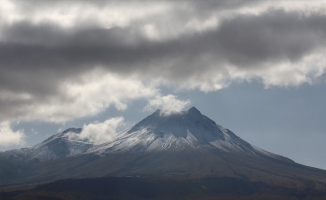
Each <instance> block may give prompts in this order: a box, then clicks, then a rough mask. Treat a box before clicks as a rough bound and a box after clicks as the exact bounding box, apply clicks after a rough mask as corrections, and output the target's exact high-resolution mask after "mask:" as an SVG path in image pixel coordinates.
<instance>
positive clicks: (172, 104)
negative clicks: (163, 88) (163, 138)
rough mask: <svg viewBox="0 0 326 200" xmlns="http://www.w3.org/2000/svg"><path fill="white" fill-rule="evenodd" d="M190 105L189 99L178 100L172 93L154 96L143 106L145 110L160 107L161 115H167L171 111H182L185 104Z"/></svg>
mask: <svg viewBox="0 0 326 200" xmlns="http://www.w3.org/2000/svg"><path fill="white" fill-rule="evenodd" d="M189 105H190V100H185V101H183V100H179V99H177V97H176V96H174V95H166V96H160V95H159V96H156V97H155V98H153V99H151V100H149V102H148V104H147V105H146V106H145V108H144V109H145V110H150V111H152V110H155V109H158V108H159V109H161V114H162V115H169V114H171V113H177V112H180V111H182V110H183V109H184V108H185V107H186V106H189Z"/></svg>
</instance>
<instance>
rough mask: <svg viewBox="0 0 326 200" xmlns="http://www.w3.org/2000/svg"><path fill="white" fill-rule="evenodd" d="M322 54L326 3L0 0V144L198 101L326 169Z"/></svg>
mask: <svg viewBox="0 0 326 200" xmlns="http://www.w3.org/2000/svg"><path fill="white" fill-rule="evenodd" d="M325 55H326V1H309V2H308V1H303V0H302V1H301V0H297V1H275V0H274V1H256V0H248V1H238V0H225V1H224V0H221V1H213V0H207V1H205V0H202V1H195V0H188V1H172V0H165V1H164V0H151V1H135V0H134V1H132V0H130V1H105V0H97V1H88V0H79V1H77V0H71V1H67V0H56V1H50V0H47V1H39V0H28V1H26V0H0V130H1V131H0V150H2V151H4V150H8V149H13V148H21V147H30V146H33V145H35V144H36V143H38V142H40V141H42V140H44V139H45V138H47V137H48V136H50V135H53V134H55V133H57V132H59V131H62V130H64V129H65V128H68V127H83V128H84V129H85V130H89V132H88V134H85V137H90V139H91V140H93V141H94V142H99V141H105V140H110V139H111V138H112V135H114V134H117V133H118V132H119V131H120V130H123V129H124V128H127V127H129V126H132V125H133V124H134V123H136V122H138V121H140V120H141V119H142V118H144V117H146V116H147V115H149V114H151V112H153V111H155V110H156V109H162V110H164V111H165V112H167V113H170V112H177V111H180V110H184V109H188V108H189V107H191V106H195V107H197V108H198V109H199V110H200V111H201V112H202V113H203V114H205V115H206V116H208V117H210V118H211V119H213V120H214V121H216V122H217V123H218V124H220V125H222V126H224V127H225V128H229V129H230V130H232V131H233V132H235V133H236V134H237V135H238V136H240V137H242V138H243V139H245V140H246V141H248V142H249V143H251V144H253V145H255V146H258V147H260V148H263V149H265V150H268V151H271V152H274V153H278V154H281V155H283V156H287V157H289V158H291V159H293V160H294V161H296V162H299V163H302V164H306V165H309V166H314V167H319V168H323V169H326V156H325V152H326V145H325V144H324V143H325V141H326V123H325V121H326V103H325V102H326V93H325V92H326V75H325V71H326V57H325ZM92 134H93V135H92Z"/></svg>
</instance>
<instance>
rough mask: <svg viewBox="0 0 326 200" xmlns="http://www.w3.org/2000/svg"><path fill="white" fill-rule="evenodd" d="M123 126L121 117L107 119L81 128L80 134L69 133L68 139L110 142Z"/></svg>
mask: <svg viewBox="0 0 326 200" xmlns="http://www.w3.org/2000/svg"><path fill="white" fill-rule="evenodd" d="M123 125H124V118H123V117H116V118H111V119H108V120H106V121H104V122H95V123H92V124H87V125H84V126H83V130H82V132H81V133H80V134H75V133H70V135H69V136H68V137H69V139H78V140H86V141H88V142H91V143H104V142H109V141H112V140H113V139H114V138H115V137H116V136H117V129H118V128H119V127H121V126H123Z"/></svg>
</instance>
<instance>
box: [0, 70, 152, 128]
mask: <svg viewBox="0 0 326 200" xmlns="http://www.w3.org/2000/svg"><path fill="white" fill-rule="evenodd" d="M59 88H60V92H59V94H54V95H52V96H47V97H44V99H39V98H38V97H37V96H36V95H35V96H33V95H32V94H30V95H29V96H28V99H25V96H26V95H20V94H19V93H17V94H11V95H10V96H9V97H10V100H11V101H16V102H18V103H19V106H15V107H13V109H10V110H8V111H7V113H5V112H2V113H0V121H1V120H3V121H4V120H9V119H10V120H12V121H16V120H26V121H32V120H42V121H48V122H55V123H62V122H66V121H70V120H74V119H76V118H81V117H86V116H94V115H96V114H98V113H100V112H102V111H104V110H105V109H107V108H108V107H110V106H114V107H116V108H117V109H118V110H124V109H126V108H127V106H128V102H130V101H132V100H136V99H150V98H152V97H153V96H155V95H157V93H158V90H157V89H156V88H155V87H153V86H151V85H145V84H143V83H142V82H141V81H140V80H137V79H134V78H132V77H131V78H124V77H121V76H118V75H114V74H111V73H107V72H105V71H102V70H99V69H95V70H92V71H90V72H87V73H85V74H83V75H82V76H81V77H78V78H76V79H73V78H72V80H66V81H64V82H62V83H61V85H60V86H59ZM9 97H6V98H9ZM23 97H24V98H23ZM0 100H1V98H0Z"/></svg>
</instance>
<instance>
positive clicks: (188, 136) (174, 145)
mask: <svg viewBox="0 0 326 200" xmlns="http://www.w3.org/2000/svg"><path fill="white" fill-rule="evenodd" d="M190 149H191V150H200V151H201V150H213V151H214V150H218V151H224V152H227V153H232V154H240V155H243V156H250V157H256V158H262V157H265V158H266V157H269V158H273V159H278V160H287V161H289V159H287V158H284V157H282V156H279V155H276V154H272V153H269V152H267V151H264V150H262V149H259V148H257V147H254V146H251V145H250V144H249V143H247V142H246V141H244V140H242V139H241V138H239V137H238V136H236V135H235V134H234V133H233V132H231V131H230V130H228V129H225V128H223V127H222V126H220V125H217V124H216V123H215V122H214V121H212V120H211V119H209V118H208V117H206V116H204V115H202V114H201V113H200V111H198V110H197V109H196V108H195V107H192V108H190V109H189V110H188V111H183V112H180V113H174V114H170V115H164V114H162V112H161V111H160V110H157V111H156V112H155V113H153V114H152V115H150V116H148V117H147V118H145V119H144V120H142V121H141V122H139V123H138V124H136V125H135V126H133V127H132V128H131V129H129V130H127V131H125V132H122V133H121V134H120V136H119V137H118V138H116V140H114V141H112V142H108V143H104V144H101V145H97V146H94V147H93V148H91V149H90V150H89V151H88V152H87V153H95V154H98V155H105V154H110V153H116V152H120V153H121V152H133V153H135V152H138V153H145V152H158V151H186V150H190Z"/></svg>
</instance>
